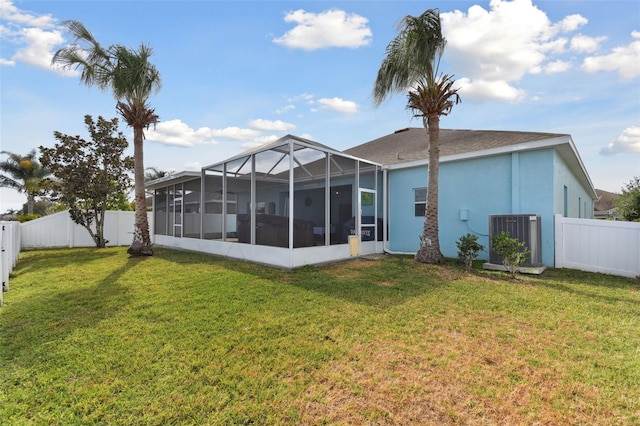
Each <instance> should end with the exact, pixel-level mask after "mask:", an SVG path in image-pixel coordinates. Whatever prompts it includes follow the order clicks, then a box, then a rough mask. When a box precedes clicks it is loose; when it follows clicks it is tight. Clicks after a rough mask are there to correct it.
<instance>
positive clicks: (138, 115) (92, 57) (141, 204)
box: [52, 21, 160, 256]
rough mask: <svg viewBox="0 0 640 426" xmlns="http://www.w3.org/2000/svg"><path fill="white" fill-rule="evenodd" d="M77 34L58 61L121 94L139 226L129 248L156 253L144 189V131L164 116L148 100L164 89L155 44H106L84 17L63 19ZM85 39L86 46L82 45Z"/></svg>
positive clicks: (56, 57) (118, 106)
mask: <svg viewBox="0 0 640 426" xmlns="http://www.w3.org/2000/svg"><path fill="white" fill-rule="evenodd" d="M62 24H63V25H64V26H65V27H66V28H67V30H68V31H69V32H70V33H71V34H72V35H73V36H74V37H75V39H76V43H74V44H72V45H69V46H67V47H64V48H62V49H60V50H58V51H57V52H56V54H55V55H54V57H53V60H52V64H60V65H62V66H63V67H64V68H74V69H80V70H81V75H80V81H81V82H82V83H83V84H86V85H87V86H92V85H96V86H98V87H99V88H100V89H101V90H107V89H110V90H111V92H112V94H113V96H114V98H115V99H116V101H117V103H116V110H117V111H118V113H120V115H121V116H122V118H123V119H124V121H125V122H126V123H127V125H128V126H130V127H132V128H133V156H134V162H135V165H134V188H135V206H136V207H135V228H134V233H133V242H132V243H131V246H130V247H129V249H128V250H127V252H128V253H129V254H132V255H141V254H142V255H149V256H151V255H152V254H153V251H152V249H151V238H150V236H149V222H148V220H147V209H146V203H145V192H144V156H143V142H144V130H145V129H148V128H149V126H150V125H152V124H153V125H155V124H156V123H157V122H158V119H159V117H158V116H157V115H156V114H155V110H154V109H152V108H150V107H149V105H148V103H147V101H148V100H149V97H150V96H151V95H152V94H153V93H157V92H158V91H159V90H160V73H159V72H158V70H157V69H156V67H155V66H154V65H153V64H151V63H150V62H149V58H150V57H151V55H152V49H151V48H150V47H148V46H146V45H144V44H141V45H140V47H139V48H138V49H137V50H131V49H128V48H126V47H124V46H121V45H118V44H114V45H111V46H109V47H107V48H106V49H105V48H103V47H102V46H101V45H100V44H99V43H98V42H97V41H96V39H95V38H94V36H93V34H91V32H89V30H87V29H86V28H85V26H84V25H83V24H82V23H80V22H78V21H64V22H63V23H62ZM78 42H82V43H83V44H84V47H83V46H81V45H79V44H77V43H78Z"/></svg>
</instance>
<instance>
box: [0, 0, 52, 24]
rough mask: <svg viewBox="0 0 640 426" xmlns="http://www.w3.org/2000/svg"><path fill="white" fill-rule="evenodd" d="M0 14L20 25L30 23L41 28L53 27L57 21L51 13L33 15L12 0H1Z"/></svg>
mask: <svg viewBox="0 0 640 426" xmlns="http://www.w3.org/2000/svg"><path fill="white" fill-rule="evenodd" d="M0 15H1V16H2V19H3V20H5V21H8V22H13V23H16V24H20V25H29V26H34V27H40V28H49V27H53V26H54V25H55V23H56V19H54V18H53V17H52V16H51V15H40V16H36V15H32V14H30V13H29V12H24V11H21V10H20V9H18V8H17V7H15V5H14V4H13V2H12V1H10V0H0Z"/></svg>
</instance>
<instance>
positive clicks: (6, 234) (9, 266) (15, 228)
mask: <svg viewBox="0 0 640 426" xmlns="http://www.w3.org/2000/svg"><path fill="white" fill-rule="evenodd" d="M0 229H1V232H0V247H1V249H2V252H1V253H0V254H1V256H0V276H2V288H1V289H0V306H2V299H3V297H2V293H3V292H5V291H8V290H9V274H10V273H11V271H13V267H14V266H16V261H17V260H18V255H19V254H20V222H4V221H2V222H0Z"/></svg>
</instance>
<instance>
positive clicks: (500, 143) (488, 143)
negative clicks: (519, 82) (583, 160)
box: [344, 127, 568, 165]
mask: <svg viewBox="0 0 640 426" xmlns="http://www.w3.org/2000/svg"><path fill="white" fill-rule="evenodd" d="M559 136H568V135H562V134H556V133H538V132H512V131H496V130H450V129H440V156H441V157H442V156H447V155H454V154H463V153H467V152H474V151H482V150H486V149H492V148H500V147H505V146H509V145H518V144H522V143H527V142H534V141H540V140H544V139H551V138H556V137H559ZM427 138H428V136H427V132H426V130H425V129H424V128H422V127H411V128H407V129H402V130H397V131H395V132H394V133H391V134H390V135H386V136H383V137H381V138H378V139H374V140H372V141H369V142H366V143H364V144H362V145H358V146H355V147H353V148H350V149H347V150H345V151H344V152H345V153H347V154H349V155H353V156H355V157H360V158H364V159H366V160H369V161H374V162H376V163H380V164H385V165H392V164H398V163H404V162H407V161H415V160H423V159H427V158H428V157H429V155H428V152H427Z"/></svg>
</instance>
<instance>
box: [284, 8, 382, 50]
mask: <svg viewBox="0 0 640 426" xmlns="http://www.w3.org/2000/svg"><path fill="white" fill-rule="evenodd" d="M284 20H285V22H293V23H295V24H296V26H295V27H294V28H293V29H291V30H289V31H287V32H286V33H285V34H284V35H283V36H281V37H277V38H275V39H274V40H273V41H274V43H278V44H282V45H284V46H287V47H291V48H294V49H303V50H316V49H322V48H327V47H348V48H357V47H362V46H366V45H368V44H370V43H371V37H372V32H371V29H370V28H369V27H368V26H367V23H368V22H369V21H368V19H367V18H364V17H362V16H360V15H356V14H354V13H351V14H348V13H347V12H345V11H343V10H338V9H331V10H327V11H325V12H321V13H312V12H306V11H304V10H302V9H299V10H296V11H293V12H289V13H288V14H287V15H286V16H285V17H284Z"/></svg>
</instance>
